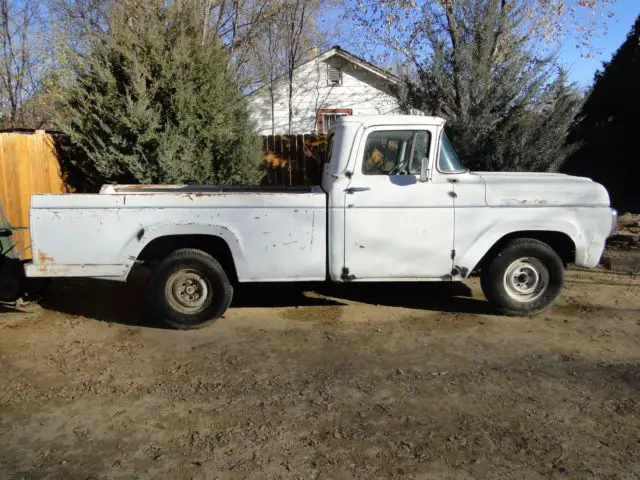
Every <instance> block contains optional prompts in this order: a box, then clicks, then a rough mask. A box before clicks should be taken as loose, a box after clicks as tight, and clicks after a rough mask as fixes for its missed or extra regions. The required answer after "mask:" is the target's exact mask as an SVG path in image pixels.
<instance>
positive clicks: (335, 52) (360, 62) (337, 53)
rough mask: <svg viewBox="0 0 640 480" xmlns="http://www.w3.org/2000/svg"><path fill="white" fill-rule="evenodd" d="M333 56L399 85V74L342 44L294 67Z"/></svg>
mask: <svg viewBox="0 0 640 480" xmlns="http://www.w3.org/2000/svg"><path fill="white" fill-rule="evenodd" d="M331 57H340V58H342V59H344V60H346V61H348V62H350V63H352V64H354V65H357V66H358V67H360V68H362V69H364V70H367V71H368V72H370V73H372V74H374V75H376V76H378V77H379V78H381V79H382V80H384V81H386V82H388V83H390V84H393V85H397V84H398V83H400V78H398V77H397V76H395V75H393V74H392V73H390V72H388V71H386V70H383V69H382V68H380V67H377V66H375V65H374V64H372V63H371V62H368V61H366V60H364V59H363V58H360V57H358V56H356V55H354V54H353V53H350V52H348V51H346V50H344V49H343V48H342V47H340V45H334V46H333V47H331V48H330V49H329V50H327V51H325V52H323V53H319V54H318V55H316V56H315V57H312V58H310V59H309V60H307V61H306V62H304V63H302V64H300V65H298V66H297V67H296V68H294V72H295V71H296V70H299V69H301V68H303V67H304V66H305V65H307V64H309V63H311V62H314V61H321V62H322V61H325V60H328V59H329V58H331ZM282 76H283V75H280V76H278V77H276V78H275V79H274V80H273V81H274V82H276V81H278V80H279V79H280V78H282ZM264 87H265V85H262V86H261V87H259V88H257V89H255V90H253V91H252V92H250V93H248V94H247V96H250V95H253V94H254V93H256V92H259V91H260V90H262V89H263V88H264Z"/></svg>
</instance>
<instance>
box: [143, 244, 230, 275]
mask: <svg viewBox="0 0 640 480" xmlns="http://www.w3.org/2000/svg"><path fill="white" fill-rule="evenodd" d="M183 248H195V249H197V250H202V251H203V252H206V253H208V254H209V255H211V256H212V257H213V258H215V259H216V260H217V261H218V262H220V265H222V268H224V270H225V272H227V275H229V280H232V281H237V279H238V274H237V272H236V267H235V263H234V261H233V255H232V254H231V249H230V248H229V245H227V242H226V241H225V240H224V239H222V238H220V237H216V236H214V235H169V236H166V237H160V238H156V239H154V240H152V241H151V242H149V244H148V245H146V246H145V247H144V248H143V249H142V251H141V252H140V254H139V255H138V261H140V262H144V263H157V262H160V261H162V260H163V259H164V258H165V257H166V256H167V255H169V254H171V253H172V252H175V251H176V250H180V249H183Z"/></svg>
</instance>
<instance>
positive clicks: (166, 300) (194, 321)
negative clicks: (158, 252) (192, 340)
mask: <svg viewBox="0 0 640 480" xmlns="http://www.w3.org/2000/svg"><path fill="white" fill-rule="evenodd" d="M149 295H150V297H151V303H152V305H153V307H154V308H155V310H156V312H157V313H158V314H159V315H160V316H161V317H162V319H163V320H164V322H165V323H166V324H167V325H169V326H171V327H173V328H177V329H180V330H188V329H193V328H202V327H204V326H206V325H209V324H211V323H213V322H214V321H216V320H217V319H218V318H220V317H221V316H222V315H223V314H224V312H225V311H226V310H227V308H228V307H229V304H230V303H231V299H232V297H233V287H232V286H231V282H229V278H228V277H227V274H226V272H225V271H224V269H223V268H222V266H221V265H220V263H218V261H217V260H216V259H215V258H213V257H212V256H211V255H209V254H208V253H205V252H203V251H201V250H195V249H190V248H185V249H182V250H177V251H175V252H173V253H172V254H171V255H169V256H168V257H166V258H165V259H164V260H163V261H162V262H160V263H159V264H158V266H157V267H156V268H155V271H154V273H153V275H152V277H151V281H150V283H149Z"/></svg>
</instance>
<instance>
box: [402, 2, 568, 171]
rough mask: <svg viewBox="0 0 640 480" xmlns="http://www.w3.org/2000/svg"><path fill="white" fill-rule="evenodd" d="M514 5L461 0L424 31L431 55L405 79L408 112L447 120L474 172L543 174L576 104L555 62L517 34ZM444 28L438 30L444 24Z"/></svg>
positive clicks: (556, 156)
mask: <svg viewBox="0 0 640 480" xmlns="http://www.w3.org/2000/svg"><path fill="white" fill-rule="evenodd" d="M526 19H527V17H526V15H525V14H524V12H523V11H522V9H521V7H520V6H519V4H518V3H517V2H496V1H494V0H460V1H458V2H455V4H451V5H449V8H447V9H446V10H445V11H444V12H443V22H441V23H429V22H427V27H426V30H425V33H424V35H425V38H426V40H427V44H428V45H429V46H430V48H431V54H430V55H429V56H428V58H427V60H425V61H424V62H421V63H418V68H417V75H416V76H415V77H414V78H412V79H410V80H408V89H407V90H406V93H405V96H404V98H405V102H406V105H407V106H409V105H410V106H412V107H415V108H419V109H421V110H424V111H427V112H429V113H432V114H435V115H441V116H443V117H445V118H446V119H447V129H448V134H449V135H450V137H451V140H452V143H453V144H454V145H455V147H456V149H457V151H458V154H459V155H460V158H461V160H462V161H463V162H464V163H465V165H466V166H467V167H469V168H470V169H473V170H524V171H531V170H539V171H541V170H549V169H554V168H555V167H556V166H557V165H559V164H560V163H561V162H562V160H563V159H564V158H565V157H566V155H567V154H568V149H567V147H566V145H565V142H564V139H565V136H566V133H567V129H568V127H569V125H570V124H571V121H572V119H573V117H574V115H575V112H576V111H577V109H578V108H579V105H580V95H579V94H578V93H577V91H576V90H575V89H574V88H573V87H570V86H568V85H567V82H566V76H565V74H564V72H563V71H562V70H560V71H559V72H557V73H556V71H555V69H554V65H553V58H538V57H537V56H536V55H535V52H534V51H532V50H531V48H530V46H529V40H528V39H527V38H526V36H525V35H523V34H521V33H519V32H521V31H522V30H523V23H524V22H526ZM443 25H444V26H443Z"/></svg>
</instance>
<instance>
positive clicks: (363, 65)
mask: <svg viewBox="0 0 640 480" xmlns="http://www.w3.org/2000/svg"><path fill="white" fill-rule="evenodd" d="M399 84H400V79H399V78H398V77H396V76H395V75H392V74H390V73H389V72H386V71H385V70H382V69H380V68H378V67H376V66H375V65H372V64H371V63H369V62H367V61H365V60H363V59H361V58H358V57H356V56H355V55H353V54H351V53H349V52H347V51H345V50H343V49H342V48H340V47H339V46H335V47H333V48H331V49H330V50H328V51H326V52H324V53H321V54H318V55H315V56H314V57H313V58H311V59H310V60H309V61H307V62H306V63H304V64H302V65H300V66H298V67H297V68H296V69H294V71H293V82H292V85H293V95H292V101H291V105H292V121H291V131H289V101H288V90H289V80H288V76H287V75H282V76H281V77H279V78H278V79H276V80H275V81H274V82H273V83H272V84H271V85H265V86H263V87H261V88H259V89H258V90H256V91H254V92H252V93H250V94H248V95H247V99H248V100H249V108H250V111H251V116H252V118H253V120H254V121H255V123H256V125H257V126H258V131H259V133H260V134H261V135H271V134H287V133H292V134H302V133H326V132H327V131H328V130H329V129H330V128H331V126H332V125H333V123H334V121H335V119H336V118H338V117H340V116H343V115H367V114H389V113H399V112H400V109H399V103H398V100H397V98H396V97H395V96H394V94H393V89H394V87H395V86H397V85H399ZM270 87H271V88H270ZM271 90H272V91H273V102H272V95H271V93H272V91H271ZM272 103H273V105H272ZM272 107H273V108H272Z"/></svg>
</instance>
